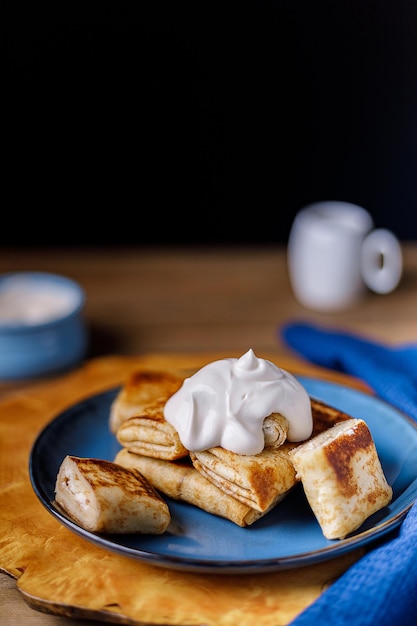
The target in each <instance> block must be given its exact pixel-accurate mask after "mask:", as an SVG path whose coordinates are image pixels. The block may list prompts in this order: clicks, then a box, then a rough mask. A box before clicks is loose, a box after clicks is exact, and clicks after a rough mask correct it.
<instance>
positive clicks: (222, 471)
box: [190, 399, 349, 511]
mask: <svg viewBox="0 0 417 626" xmlns="http://www.w3.org/2000/svg"><path fill="white" fill-rule="evenodd" d="M311 407H312V415H313V434H312V436H314V435H316V434H318V433H319V432H322V431H323V430H326V429H328V428H329V427H331V426H333V425H334V424H335V423H336V422H338V421H342V420H346V419H349V416H348V415H347V414H346V413H343V412H342V411H339V410H338V409H335V408H334V407H331V406H329V405H327V404H325V403H324V402H321V401H318V400H315V399H312V400H311ZM277 416H279V414H277V413H274V414H272V416H270V418H266V419H265V420H264V432H265V423H269V424H271V423H272V422H273V418H276V417H277ZM281 417H282V416H281ZM284 419H285V418H284ZM287 430H288V429H287ZM285 437H286V434H285ZM278 441H279V440H278ZM281 441H282V438H281ZM298 445H300V444H299V443H290V442H286V443H284V444H282V443H281V444H280V445H277V444H276V445H275V446H272V447H267V446H265V448H264V449H263V450H262V452H261V453H260V454H256V455H242V454H236V453H234V452H230V451H229V450H225V449H224V448H221V447H214V448H210V449H208V450H202V451H196V452H190V458H191V460H192V463H193V465H194V467H195V468H196V469H197V470H198V471H199V472H200V473H201V474H202V475H203V476H204V477H205V478H207V480H210V481H211V482H213V483H214V484H215V485H216V486H217V487H218V488H219V489H221V490H222V491H224V492H225V493H227V494H229V495H232V496H233V497H234V498H237V499H238V500H240V501H241V502H243V503H245V504H248V505H249V506H251V507H253V508H255V509H256V510H258V511H265V510H268V509H269V508H270V507H271V506H273V503H274V502H275V504H276V503H277V502H279V500H280V499H282V497H283V496H284V495H285V494H286V493H288V491H289V490H290V489H291V488H292V487H294V486H295V485H296V484H297V482H298V478H297V476H296V471H295V469H294V466H293V463H292V460H291V457H290V454H289V453H290V451H291V450H292V449H293V448H295V447H297V446H298Z"/></svg>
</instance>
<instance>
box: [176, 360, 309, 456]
mask: <svg viewBox="0 0 417 626" xmlns="http://www.w3.org/2000/svg"><path fill="white" fill-rule="evenodd" d="M271 413H281V414H282V415H284V416H285V417H286V418H287V420H288V422H289V431H288V440H289V441H293V442H296V441H304V440H305V439H307V438H308V437H310V435H311V433H312V430H313V419H312V414H311V403H310V398H309V396H308V394H307V391H306V390H305V389H304V387H303V386H302V385H301V383H300V382H299V381H298V380H297V379H296V378H295V377H294V376H292V375H291V374H290V373H289V372H287V371H285V370H283V369H281V368H279V367H277V366H276V365H274V364H273V363H271V361H267V360H266V359H261V358H260V359H259V358H258V357H257V356H256V355H255V353H254V352H253V350H252V349H250V350H248V352H246V354H244V355H243V356H241V357H240V359H236V358H229V359H221V360H219V361H213V362H212V363H209V364H208V365H205V366H204V367H202V368H201V369H200V370H198V371H197V372H196V373H195V374H194V375H193V376H191V377H190V378H186V379H185V380H184V382H183V384H182V386H181V388H180V389H179V390H178V391H177V392H176V393H174V395H172V396H171V397H170V398H169V400H168V402H167V403H166V405H165V409H164V414H165V419H166V420H167V422H169V423H170V424H172V425H173V426H174V428H175V429H176V430H177V432H178V434H179V437H180V439H181V441H182V444H183V445H184V446H185V447H186V448H187V449H188V450H191V451H198V450H207V449H208V448H213V447H215V446H221V447H222V448H225V449H226V450H230V451H232V452H236V453H237V454H259V452H262V450H263V448H264V434H263V430H262V425H263V421H264V419H265V417H268V415H270V414H271Z"/></svg>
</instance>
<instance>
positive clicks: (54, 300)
mask: <svg viewBox="0 0 417 626" xmlns="http://www.w3.org/2000/svg"><path fill="white" fill-rule="evenodd" d="M84 304H85V294H84V291H83V289H82V288H81V287H80V285H78V284H77V283H76V282H74V281H72V280H70V279H69V278H66V277H64V276H59V275H56V274H49V273H45V272H16V273H11V274H3V275H0V379H2V380H14V379H25V378H33V377H37V376H42V375H46V374H52V373H55V372H58V371H62V370H65V369H68V368H70V367H72V366H74V365H76V364H77V363H79V362H81V361H82V359H83V358H84V357H85V354H86V352H87V343H88V341H87V331H86V326H85V322H84V320H83V317H82V313H83V309H84Z"/></svg>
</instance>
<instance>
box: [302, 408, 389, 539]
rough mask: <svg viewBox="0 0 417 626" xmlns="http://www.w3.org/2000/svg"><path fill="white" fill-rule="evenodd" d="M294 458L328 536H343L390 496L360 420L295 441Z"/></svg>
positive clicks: (334, 537)
mask: <svg viewBox="0 0 417 626" xmlns="http://www.w3.org/2000/svg"><path fill="white" fill-rule="evenodd" d="M290 457H291V459H292V462H293V464H294V467H295V469H296V471H297V477H298V478H299V479H300V480H301V482H302V484H303V487H304V491H305V494H306V497H307V500H308V502H309V504H310V506H311V508H312V510H313V512H314V514H315V516H316V518H317V520H318V522H319V524H320V526H321V529H322V531H323V534H324V536H325V537H326V538H327V539H343V538H344V537H346V535H348V534H349V533H351V532H353V531H354V530H356V529H357V528H359V526H361V524H362V523H363V522H364V521H365V520H366V519H367V518H368V517H369V516H370V515H372V514H373V513H375V512H376V511H379V510H380V509H381V508H383V507H384V506H386V505H387V504H388V503H389V502H390V500H391V498H392V488H391V487H390V485H388V483H387V481H386V478H385V475H384V472H383V470H382V466H381V463H380V460H379V457H378V454H377V451H376V448H375V443H374V441H373V439H372V435H371V432H370V430H369V428H368V426H367V425H366V423H365V422H364V421H363V420H362V419H354V418H352V419H349V420H346V421H343V422H340V423H338V424H336V425H335V426H333V427H332V428H330V429H328V430H326V431H325V432H322V433H321V434H319V435H317V436H316V437H313V438H312V439H310V440H309V441H307V442H305V443H303V444H301V445H299V446H297V448H295V449H294V450H293V451H292V452H291V453H290Z"/></svg>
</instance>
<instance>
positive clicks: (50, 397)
mask: <svg viewBox="0 0 417 626" xmlns="http://www.w3.org/2000/svg"><path fill="white" fill-rule="evenodd" d="M259 356H264V357H265V358H269V359H271V360H274V361H275V362H276V363H277V364H278V365H280V366H281V367H284V368H285V369H289V370H290V371H292V372H294V373H300V374H307V375H312V376H322V377H324V378H326V379H328V380H338V381H340V382H344V383H345V384H349V385H352V386H356V387H359V388H362V389H364V388H365V387H364V386H363V385H362V384H360V383H358V382H357V381H355V380H353V379H350V378H349V377H346V376H343V375H341V374H338V375H334V374H333V373H332V372H328V371H325V370H322V369H321V368H317V367H312V366H309V365H306V364H304V363H302V362H298V361H297V360H296V359H290V358H287V357H282V358H279V357H278V354H277V353H275V354H274V353H272V354H271V353H262V354H259ZM216 358H221V355H220V354H219V353H202V354H187V353H183V354H163V353H159V354H150V355H144V356H142V357H137V358H136V357H117V356H115V357H102V358H97V359H92V360H90V361H88V362H87V363H85V364H84V365H83V366H82V367H80V368H79V369H77V370H74V371H73V372H71V373H69V374H67V375H65V376H62V377H59V378H57V379H56V380H49V381H47V382H42V383H38V384H34V385H33V386H29V387H28V388H27V389H26V392H25V393H24V394H20V393H18V392H16V393H12V392H11V393H9V394H8V395H7V396H6V397H5V399H4V400H2V401H1V402H0V537H1V540H0V570H2V571H3V572H5V573H8V574H9V575H10V576H12V577H13V578H15V579H16V584H17V588H18V590H19V592H20V593H21V594H22V595H23V597H24V599H25V600H26V603H27V604H28V605H29V606H30V607H32V608H34V609H36V610H37V611H41V612H46V613H49V614H51V615H53V616H65V617H67V618H71V619H74V618H77V619H81V620H82V619H94V620H99V621H102V622H113V623H120V624H137V625H141V624H153V625H162V624H169V625H172V626H174V625H176V626H180V625H181V626H183V625H184V626H185V625H191V624H195V625H197V624H203V623H204V624H205V625H207V626H231V625H235V624H239V625H240V626H246V625H247V626H249V625H250V626H252V625H253V624H254V623H256V624H257V625H258V626H276V625H277V624H288V623H289V622H290V621H291V620H292V619H293V618H294V617H295V616H296V615H297V614H298V613H299V612H300V611H302V610H303V609H304V608H305V607H306V606H308V605H309V604H310V603H311V602H313V601H314V600H315V599H316V598H317V597H318V595H319V594H320V593H321V592H322V590H323V589H324V588H325V587H326V586H327V585H329V584H331V582H332V580H334V579H335V578H337V577H338V576H339V575H340V574H341V573H342V572H344V571H345V570H346V569H347V568H348V567H349V566H350V565H351V564H352V563H353V562H354V561H355V560H356V559H357V558H359V556H360V555H361V554H362V551H361V550H359V551H356V552H354V553H350V554H348V555H345V556H343V557H341V558H338V559H333V560H330V561H327V562H324V563H319V564H315V565H313V566H308V567H305V568H298V569H294V570H289V571H285V572H275V573H268V574H261V575H259V574H258V575H247V576H241V575H227V576H216V575H210V574H195V573H189V572H179V571H178V572H177V571H174V570H169V569H165V568H160V567H155V566H152V565H149V564H145V563H141V562H139V561H136V560H134V559H129V558H127V557H123V556H120V555H116V554H113V553H110V552H107V551H106V550H104V549H102V548H101V547H98V546H94V545H92V544H90V543H88V542H86V541H85V540H84V539H82V538H80V537H78V536H77V535H75V534H73V533H71V532H70V531H69V530H68V529H66V528H65V527H63V526H61V525H60V524H59V522H58V521H57V520H55V518H53V517H52V516H51V515H50V514H49V513H48V512H47V511H46V510H45V509H44V508H43V507H42V505H41V504H40V503H39V501H38V500H37V498H36V496H35V494H34V493H33V491H32V488H31V485H30V481H29V476H28V457H29V453H30V449H31V446H32V443H33V441H34V439H35V437H36V435H37V434H38V433H39V431H40V430H41V429H42V428H43V426H44V425H45V424H47V423H48V422H49V421H50V420H51V419H53V417H54V416H55V415H56V414H57V413H59V412H61V411H62V410H63V409H65V408H66V407H67V406H69V405H72V404H74V403H75V402H78V401H80V400H82V399H83V398H86V397H87V396H89V395H92V394H96V393H99V392H101V391H104V390H105V389H108V388H111V387H114V386H115V385H118V384H121V383H122V382H123V381H124V380H125V378H126V376H127V374H128V372H129V371H130V370H131V369H132V368H133V367H135V366H137V365H146V366H148V367H155V368H157V367H164V366H167V367H168V366H169V367H180V368H185V369H187V370H188V369H195V368H198V367H200V366H201V365H204V364H205V363H207V362H209V361H211V360H214V359H216ZM16 425H18V427H16ZM11 451H13V452H12V453H11ZM0 616H1V613H0ZM5 623H7V622H5ZM9 623H10V622H9ZM19 623H21V622H19ZM39 623H41V622H39ZM44 623H47V622H44Z"/></svg>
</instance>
